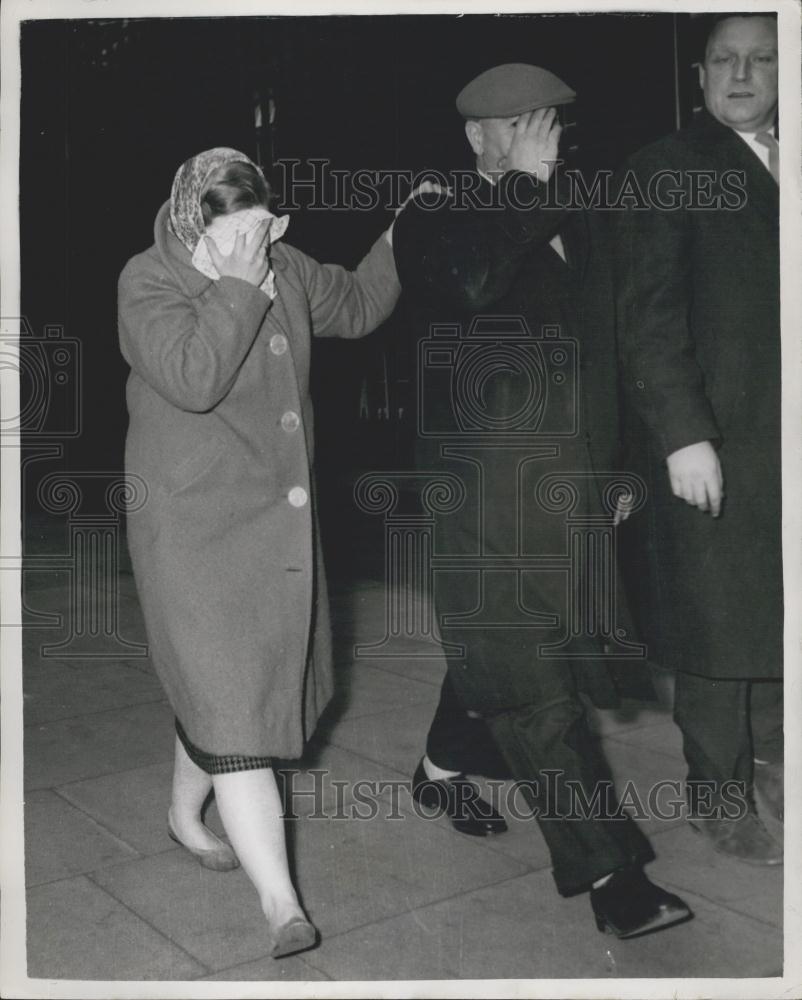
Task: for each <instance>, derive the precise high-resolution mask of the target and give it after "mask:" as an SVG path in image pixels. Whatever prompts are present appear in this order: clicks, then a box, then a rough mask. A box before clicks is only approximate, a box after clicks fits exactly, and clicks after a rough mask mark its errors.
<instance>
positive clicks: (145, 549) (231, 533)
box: [119, 204, 400, 758]
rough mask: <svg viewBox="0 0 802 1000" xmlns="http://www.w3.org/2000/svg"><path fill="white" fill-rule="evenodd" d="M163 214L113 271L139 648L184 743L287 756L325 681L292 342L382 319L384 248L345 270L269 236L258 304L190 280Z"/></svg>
mask: <svg viewBox="0 0 802 1000" xmlns="http://www.w3.org/2000/svg"><path fill="white" fill-rule="evenodd" d="M168 219H169V204H166V205H164V206H163V207H162V208H161V210H160V212H159V214H158V217H157V219H156V224H155V244H154V246H152V247H151V248H150V249H149V250H146V251H145V252H144V253H141V254H138V255H137V256H135V257H133V258H132V259H131V260H130V261H129V262H128V264H127V265H126V267H125V269H124V270H123V272H122V275H121V277H120V282H119V330H120V343H121V348H122V352H123V354H124V356H125V358H126V360H127V361H128V363H129V364H130V366H131V374H130V376H129V380H128V386H127V400H128V409H129V414H130V426H129V430H128V438H127V442H126V468H127V470H128V471H129V472H133V473H136V474H138V475H139V476H141V477H142V478H143V479H144V480H145V482H146V483H147V486H148V490H149V496H148V500H147V503H146V504H145V505H144V507H143V508H142V510H141V511H138V512H136V513H132V514H131V516H130V518H129V525H128V537H129V544H130V549H131V557H132V561H133V566H134V574H135V578H136V582H137V589H138V592H139V596H140V600H141V603H142V608H143V612H144V616H145V622H146V625H147V632H148V641H149V644H150V650H151V656H152V658H153V662H154V665H155V668H156V671H157V673H158V675H159V677H160V679H161V681H162V683H163V685H164V687H165V689H166V692H167V695H168V698H169V700H170V703H171V705H172V707H173V709H174V711H175V713H176V715H177V717H178V718H179V719H180V721H181V723H182V725H183V726H184V729H185V730H186V732H187V735H188V736H189V738H190V739H191V740H192V742H193V743H195V745H196V746H198V747H200V748H201V749H202V750H204V751H206V752H207V753H213V754H219V755H226V754H243V755H251V756H270V755H274V756H280V757H288V758H291V757H297V756H299V755H300V753H301V751H302V748H303V742H304V739H305V738H306V737H307V736H308V735H309V734H310V733H311V731H312V729H313V727H314V725H315V722H316V721H317V718H318V716H319V715H320V713H321V711H322V710H323V708H324V707H325V705H326V703H327V701H328V700H329V698H330V696H331V693H332V673H331V643H330V636H329V617H328V607H327V600H326V585H325V579H324V574H323V564H322V560H321V554H320V546H319V543H318V540H317V532H316V526H315V514H314V485H313V479H312V476H313V473H312V462H313V427H312V404H311V400H310V396H309V362H310V347H311V341H310V336H311V335H312V334H314V335H316V336H329V337H331V336H340V337H360V336H363V335H364V334H367V333H369V332H370V331H371V330H373V329H374V328H375V327H376V326H378V325H379V323H381V322H382V321H383V320H384V319H385V318H386V317H387V316H388V315H389V313H390V312H391V310H392V308H393V306H394V304H395V301H396V299H397V297H398V294H399V291H400V289H399V285H398V280H397V277H396V273H395V267H394V264H393V257H392V251H391V249H390V247H389V245H388V243H387V241H386V240H385V238H384V237H381V238H380V239H379V240H378V241H377V242H376V243H375V245H374V246H373V248H372V249H371V251H370V253H368V255H367V256H366V257H365V258H364V259H363V261H362V262H361V264H360V265H359V267H358V268H357V270H356V271H355V272H349V271H346V270H344V269H343V268H341V267H338V266H335V265H320V264H317V263H316V262H315V261H314V260H312V259H311V258H309V257H307V256H306V255H304V254H303V253H301V252H300V251H298V250H296V249H294V248H293V247H290V246H287V245H286V244H285V243H283V242H282V243H278V244H276V245H275V246H274V247H273V249H272V251H271V260H272V265H273V268H274V271H275V273H276V290H277V297H276V299H275V300H274V301H273V303H272V305H271V301H270V299H269V298H268V297H267V295H265V294H264V293H263V292H262V291H260V290H259V289H258V288H256V287H255V286H254V285H251V284H249V283H248V282H246V281H243V280H240V279H238V278H231V277H223V278H221V279H219V280H218V281H210V280H209V279H208V278H206V277H204V275H202V274H201V273H200V272H199V271H197V270H196V269H195V268H194V267H193V266H192V264H191V261H190V254H189V252H188V251H187V250H186V249H185V247H184V246H183V245H182V244H181V242H180V241H179V240H178V239H177V238H176V237H175V235H174V234H173V233H172V232H171V231H170V230H169V228H168Z"/></svg>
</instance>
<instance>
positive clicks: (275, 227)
mask: <svg viewBox="0 0 802 1000" xmlns="http://www.w3.org/2000/svg"><path fill="white" fill-rule="evenodd" d="M235 162H240V163H248V164H250V165H251V166H252V167H253V168H254V169H255V170H257V171H259V173H260V174H261V173H262V171H261V170H260V169H259V167H257V166H256V164H255V163H254V162H253V161H252V160H250V159H249V158H248V157H247V156H246V155H245V154H244V153H240V152H239V151H238V150H236V149H229V148H228V147H227V146H216V147H215V148H214V149H207V150H206V151H205V152H203V153H198V155H197V156H193V157H191V158H190V159H189V160H187V161H186V162H185V163H182V164H181V166H180V167H179V168H178V171H177V172H176V175H175V178H174V179H173V188H172V191H171V193H170V226H171V228H172V230H173V232H174V233H175V235H176V236H177V237H178V238H179V240H181V242H182V243H183V244H184V246H185V247H186V248H187V250H189V252H190V253H191V254H192V263H193V265H194V267H195V268H197V270H199V271H200V272H201V273H202V274H205V275H206V276H207V277H209V278H212V279H213V280H215V279H217V278H219V277H220V275H219V274H218V272H217V269H216V267H215V266H214V264H213V262H212V260H211V257H210V255H209V252H208V249H207V247H206V241H205V240H203V239H202V237H203V235H204V234H205V233H206V232H207V231H211V233H210V234H211V235H212V236H215V235H216V236H217V237H218V238H217V239H216V240H215V242H216V243H217V246H218V249H219V250H220V252H221V253H228V252H230V248H231V246H232V245H233V240H234V236H235V234H236V232H237V231H246V232H247V231H250V230H251V229H252V228H253V227H254V226H255V225H256V224H258V223H259V222H260V221H261V219H262V218H268V219H271V220H273V221H272V224H271V231H270V239H271V242H275V241H276V240H278V239H280V238H281V236H283V235H284V231H285V230H286V228H287V224H288V223H289V217H288V216H286V215H285V216H283V217H282V218H277V217H276V216H275V215H273V214H272V212H269V211H268V210H267V209H265V208H263V207H261V206H254V207H253V208H247V209H242V210H240V211H238V212H232V213H231V214H229V215H225V216H218V217H217V218H215V219H214V220H213V221H212V222H211V223H210V224H209V227H208V230H207V226H206V223H205V222H204V219H203V211H202V209H201V196H202V194H203V189H204V187H205V186H206V183H207V182H208V180H209V177H210V176H211V174H212V173H214V171H215V170H217V169H218V168H219V167H222V166H225V164H227V163H235ZM262 176H263V177H264V175H262ZM215 229H216V230H218V232H216V233H215V232H214V230H215ZM221 237H222V239H221ZM260 287H261V289H262V291H264V292H265V293H266V294H267V295H269V296H270V298H271V299H273V298H275V295H276V292H275V275H274V274H273V270H272V268H271V269H270V270H269V271H268V274H267V276H266V277H265V280H264V281H263V282H262V284H261V286H260Z"/></svg>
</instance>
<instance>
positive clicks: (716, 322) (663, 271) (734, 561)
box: [615, 15, 783, 864]
mask: <svg viewBox="0 0 802 1000" xmlns="http://www.w3.org/2000/svg"><path fill="white" fill-rule="evenodd" d="M700 81H701V86H702V89H703V92H704V103H705V108H704V109H703V110H702V111H701V113H700V114H699V115H698V117H697V118H696V120H695V121H693V122H692V124H691V125H690V126H689V127H687V128H685V129H683V130H681V131H679V132H677V133H675V134H673V135H670V136H668V137H666V138H664V139H662V140H660V141H658V142H656V143H654V144H652V145H650V146H648V147H646V148H645V149H642V150H641V151H640V152H639V153H637V154H636V155H635V156H634V157H633V158H632V159H631V160H630V161H629V162H628V164H627V165H626V166H627V171H626V172H625V173H624V175H623V177H624V183H625V184H626V185H627V190H628V191H629V193H630V195H632V196H633V200H632V201H631V202H630V203H629V204H630V210H629V211H625V212H622V213H615V225H616V227H617V239H616V264H617V269H618V272H619V273H618V312H619V323H620V329H619V338H620V342H621V350H622V363H623V370H624V373H625V383H626V387H627V392H628V396H629V399H630V400H631V403H632V409H633V411H634V413H635V414H637V416H636V417H635V418H634V419H633V421H632V429H633V441H635V442H636V447H635V452H636V453H637V452H638V451H643V448H642V447H640V446H639V445H638V444H637V442H638V439H639V438H641V437H642V434H643V433H644V432H645V439H646V450H647V466H646V467H647V469H648V472H647V476H648V491H649V501H648V503H647V505H646V507H645V509H644V511H643V512H641V513H640V514H638V515H636V516H634V517H633V518H632V519H631V521H630V524H629V525H628V527H629V528H632V530H633V531H634V530H636V529H637V528H638V526H639V525H640V528H641V531H640V536H641V537H640V545H639V546H638V547H637V552H638V556H637V558H636V560H635V561H634V569H635V575H634V577H633V592H634V593H637V594H639V595H641V596H642V597H643V598H644V601H643V604H642V606H641V612H642V618H643V625H644V630H645V633H646V637H647V638H648V642H649V653H650V656H651V657H652V658H653V659H655V660H656V661H658V662H659V663H660V664H661V665H664V666H667V667H673V668H676V669H677V671H678V673H677V675H676V694H675V699H676V700H675V719H676V721H677V723H678V725H679V726H680V728H681V729H682V733H683V739H684V751H685V757H686V759H687V763H688V781H689V784H688V791H689V800H690V810H691V814H690V819H691V823H692V824H693V825H694V827H695V828H696V829H697V830H699V831H701V832H703V834H704V835H706V836H707V837H708V838H709V840H710V842H711V843H712V845H713V846H714V847H715V848H716V849H717V850H719V851H722V852H725V853H727V854H729V855H731V856H735V857H738V858H741V859H743V860H744V861H749V862H752V863H763V864H774V863H778V862H779V861H780V860H781V857H782V853H781V848H780V847H779V845H778V844H777V843H775V842H774V840H773V839H772V837H771V836H770V835H769V832H768V831H767V829H766V827H765V825H764V824H763V822H762V821H761V819H760V818H759V816H758V813H757V811H756V809H755V805H754V801H753V797H752V792H753V789H754V788H755V786H756V790H757V793H758V798H759V802H760V804H761V806H762V807H764V808H765V809H766V810H767V814H768V813H771V814H773V816H774V817H775V818H777V819H781V818H782V768H783V765H782V760H783V741H782V682H781V674H782V614H783V604H782V569H781V539H780V531H781V510H780V505H781V483H780V286H779V277H780V274H779V188H778V183H779V182H778V158H779V153H778V142H777V138H776V122H775V119H776V112H777V28H776V20H775V19H774V17H773V16H771V15H768V16H767V15H759V16H758V15H748V16H741V15H729V16H724V17H722V18H721V19H718V20H717V21H716V22H715V23H714V25H713V27H712V30H711V32H710V35H709V38H708V40H707V47H706V52H705V57H704V62H703V64H702V66H701V71H700ZM661 175H662V177H663V180H662V181H661V182H660V183H661V184H662V188H661V187H660V185H659V184H658V183H656V179H657V178H658V177H659V176H661ZM650 182H651V186H650ZM647 190H650V191H651V192H652V203H651V204H650V205H649V206H648V207H645V206H644V205H643V204H639V203H637V202H638V199H639V197H640V195H638V194H637V193H636V192H640V194H642V193H643V192H645V191H647ZM655 199H656V200H657V201H658V202H660V203H659V204H655V203H654V200H655ZM642 444H643V441H642V440H641V445H642ZM728 782H729V783H737V785H738V787H740V788H742V789H743V792H744V793H745V794H744V796H743V798H742V801H741V807H740V808H739V809H736V810H732V809H730V810H727V809H721V808H717V806H721V805H722V801H723V799H722V794H723V790H724V789H725V788H726V785H727V783H728ZM711 806H712V807H713V808H712V810H711Z"/></svg>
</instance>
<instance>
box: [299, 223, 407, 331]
mask: <svg viewBox="0 0 802 1000" xmlns="http://www.w3.org/2000/svg"><path fill="white" fill-rule="evenodd" d="M288 249H289V248H288ZM292 257H293V260H294V262H295V264H296V266H297V268H298V271H299V278H300V281H301V284H302V286H303V290H304V293H305V294H306V297H307V299H308V301H309V313H310V317H311V322H312V333H313V335H314V336H316V337H351V338H356V337H364V336H365V335H366V334H368V333H371V332H372V331H373V330H375V329H376V327H377V326H379V324H380V323H383V322H384V320H386V319H387V317H388V316H389V315H390V313H391V312H392V311H393V309H394V307H395V304H396V302H397V301H398V296H399V295H400V294H401V286H400V285H399V283H398V275H397V274H396V270H395V263H394V262H393V252H392V250H391V249H390V245H389V243H388V242H387V240H386V238H385V236H384V234H382V235H381V236H380V237H379V239H377V240H376V242H375V243H374V244H373V246H372V247H371V248H370V250H369V251H368V253H367V254H366V255H365V257H363V258H362V260H361V261H360V263H359V265H358V267H357V268H356V270H355V271H348V270H346V268H344V267H340V265H339V264H318V263H317V261H315V260H313V259H312V258H311V257H308V256H307V255H306V254H304V253H302V252H301V251H300V250H297V249H295V248H292Z"/></svg>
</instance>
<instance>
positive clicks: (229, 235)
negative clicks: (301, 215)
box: [192, 207, 290, 299]
mask: <svg viewBox="0 0 802 1000" xmlns="http://www.w3.org/2000/svg"><path fill="white" fill-rule="evenodd" d="M263 219H270V231H269V234H268V243H269V244H272V243H275V242H276V241H277V240H280V239H281V237H282V236H283V235H284V233H285V232H286V230H287V226H288V225H289V224H290V217H289V216H288V215H282V216H280V217H279V216H277V215H273V213H272V212H268V210H267V209H266V208H261V207H259V208H243V209H241V210H240V211H239V212H232V213H231V214H230V215H218V216H217V218H216V219H213V220H212V222H211V223H210V225H208V226H207V227H206V235H207V236H211V238H212V239H213V240H214V242H215V245H216V247H217V249H218V250H219V251H220V253H221V254H224V255H228V254H230V253H231V251H232V250H233V249H234V241H235V240H236V238H237V236H238V235H239V234H240V233H250V232H251V231H252V230H253V229H255V228H256V227H257V226H258V225H259V223H260V222H262V220H263ZM192 263H193V264H194V266H195V267H196V268H197V269H198V270H199V271H200V272H201V274H205V275H206V277H207V278H212V280H214V281H216V280H217V279H218V278H219V277H220V275H219V273H218V271H217V268H216V267H215V266H214V262H213V261H212V258H211V255H210V254H209V250H208V248H207V246H206V240H204V239H200V240H199V241H198V245H197V247H195V253H193V255H192ZM259 287H260V288H261V289H262V291H263V292H264V293H265V294H266V295H269V296H270V298H271V299H274V298H275V297H276V288H275V275H274V273H273V268H272V267H271V268H270V270H269V271H268V272H267V277H266V278H265V280H264V281H263V282H262V284H261V285H260V286H259Z"/></svg>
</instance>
